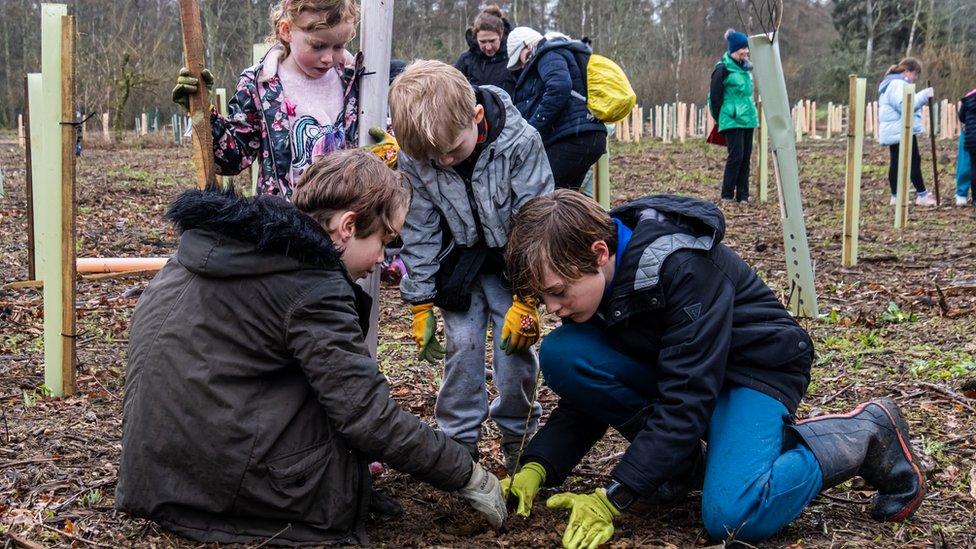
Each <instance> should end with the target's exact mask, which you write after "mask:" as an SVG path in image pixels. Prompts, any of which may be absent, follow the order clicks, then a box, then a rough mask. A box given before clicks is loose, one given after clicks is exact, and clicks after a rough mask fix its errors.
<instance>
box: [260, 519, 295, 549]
mask: <svg viewBox="0 0 976 549" xmlns="http://www.w3.org/2000/svg"><path fill="white" fill-rule="evenodd" d="M289 528H291V523H289V524H286V525H285V527H284V528H282V529H281V530H278V532H277V533H275V535H273V536H271V537H270V538H268V539H266V540H264V541H262V542H261V543H259V544H257V545H255V546H254V547H253V548H252V549H261V547H264V546H265V545H267V544H269V543H271V541H272V540H274V539H275V538H276V537H278V536H280V535H281V534H284V533H285V532H287V531H288V529H289Z"/></svg>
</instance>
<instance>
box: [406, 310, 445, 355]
mask: <svg viewBox="0 0 976 549" xmlns="http://www.w3.org/2000/svg"><path fill="white" fill-rule="evenodd" d="M410 312H411V313H413V340H414V341H416V342H417V347H419V348H420V355H419V358H420V359H421V360H426V361H427V362H430V363H431V364H437V363H438V362H440V361H441V360H442V359H443V358H444V354H445V352H444V347H443V346H442V345H441V343H440V342H439V341H437V319H436V318H434V304H433V303H421V304H419V305H413V306H411V307H410Z"/></svg>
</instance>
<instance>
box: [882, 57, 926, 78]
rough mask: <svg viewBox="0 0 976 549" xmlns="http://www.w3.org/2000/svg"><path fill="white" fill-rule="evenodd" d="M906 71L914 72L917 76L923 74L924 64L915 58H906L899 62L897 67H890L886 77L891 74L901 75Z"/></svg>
mask: <svg viewBox="0 0 976 549" xmlns="http://www.w3.org/2000/svg"><path fill="white" fill-rule="evenodd" d="M905 71H909V72H914V73H915V74H916V76H917V75H918V74H920V73H921V72H922V64H921V63H920V62H919V61H918V59H915V58H914V57H906V58H904V59H902V60H901V61H899V62H898V64H897V65H892V66H890V67H888V71H887V72H886V73H885V76H888V75H889V74H901V73H903V72H905Z"/></svg>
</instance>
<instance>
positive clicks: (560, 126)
mask: <svg viewBox="0 0 976 549" xmlns="http://www.w3.org/2000/svg"><path fill="white" fill-rule="evenodd" d="M576 53H580V54H586V55H589V54H590V48H589V46H587V45H586V44H584V43H582V42H580V41H578V40H568V39H566V38H551V39H548V40H547V39H543V40H542V41H540V42H539V44H538V45H537V46H536V49H535V52H534V53H533V55H532V57H531V58H530V59H529V63H528V64H527V65H526V66H525V68H524V69H523V70H522V73H521V74H520V75H519V79H518V83H517V84H516V85H515V97H514V98H513V100H514V102H515V106H516V107H517V108H518V110H519V112H521V113H522V116H523V117H524V118H525V119H526V120H527V121H528V123H529V124H530V125H531V126H532V127H534V128H535V129H537V130H539V134H540V135H541V136H542V142H543V144H545V146H547V147H548V146H549V145H551V144H552V143H555V142H556V141H558V140H560V139H563V138H565V137H572V136H574V135H578V134H581V133H585V132H592V131H601V132H605V131H607V130H606V126H605V125H604V124H603V122H600V121H599V120H597V119H596V118H594V117H593V115H592V114H591V113H590V110H589V109H587V108H586V97H585V91H586V90H585V85H586V75H585V72H584V71H582V70H580V67H579V64H578V63H577V62H576V57H575V54H576Z"/></svg>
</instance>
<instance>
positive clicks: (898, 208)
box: [895, 84, 915, 229]
mask: <svg viewBox="0 0 976 549" xmlns="http://www.w3.org/2000/svg"><path fill="white" fill-rule="evenodd" d="M914 116H915V84H905V87H904V92H903V94H902V100H901V143H900V144H899V146H898V187H897V189H898V193H897V194H896V195H895V228H896V229H904V228H905V225H907V224H908V178H909V173H910V171H911V167H912V120H913V119H914Z"/></svg>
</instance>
